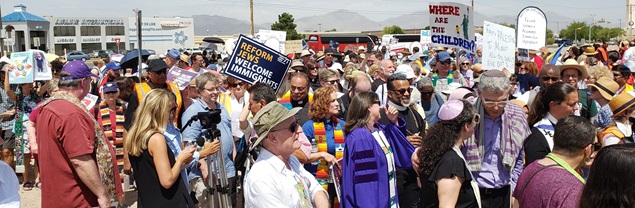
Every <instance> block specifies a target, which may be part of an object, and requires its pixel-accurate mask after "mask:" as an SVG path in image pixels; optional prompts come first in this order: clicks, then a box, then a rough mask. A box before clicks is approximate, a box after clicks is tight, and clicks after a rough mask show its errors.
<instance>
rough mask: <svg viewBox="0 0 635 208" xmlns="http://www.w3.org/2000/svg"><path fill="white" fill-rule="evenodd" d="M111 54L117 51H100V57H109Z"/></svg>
mask: <svg viewBox="0 0 635 208" xmlns="http://www.w3.org/2000/svg"><path fill="white" fill-rule="evenodd" d="M111 54H115V52H114V51H112V50H101V51H99V55H98V57H99V58H108V57H110V55H111Z"/></svg>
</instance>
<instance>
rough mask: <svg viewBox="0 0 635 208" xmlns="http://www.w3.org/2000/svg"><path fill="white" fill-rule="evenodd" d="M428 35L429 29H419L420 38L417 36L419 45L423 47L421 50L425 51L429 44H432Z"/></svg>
mask: <svg viewBox="0 0 635 208" xmlns="http://www.w3.org/2000/svg"><path fill="white" fill-rule="evenodd" d="M430 35H431V34H430V30H421V38H419V43H421V47H423V50H421V51H425V50H428V48H430V44H432V39H431V36H430Z"/></svg>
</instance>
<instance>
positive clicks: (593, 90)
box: [589, 87, 598, 93]
mask: <svg viewBox="0 0 635 208" xmlns="http://www.w3.org/2000/svg"><path fill="white" fill-rule="evenodd" d="M597 91H598V89H595V87H589V92H590V93H594V92H597Z"/></svg>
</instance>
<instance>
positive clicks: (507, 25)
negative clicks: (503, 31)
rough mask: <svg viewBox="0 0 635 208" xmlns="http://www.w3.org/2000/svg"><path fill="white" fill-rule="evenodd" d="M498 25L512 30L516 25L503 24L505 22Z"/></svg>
mask: <svg viewBox="0 0 635 208" xmlns="http://www.w3.org/2000/svg"><path fill="white" fill-rule="evenodd" d="M498 24H500V25H502V26H505V27H509V28H514V29H516V25H515V24H508V23H505V22H503V23H498Z"/></svg>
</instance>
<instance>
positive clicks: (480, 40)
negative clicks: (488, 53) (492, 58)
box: [474, 33, 484, 49]
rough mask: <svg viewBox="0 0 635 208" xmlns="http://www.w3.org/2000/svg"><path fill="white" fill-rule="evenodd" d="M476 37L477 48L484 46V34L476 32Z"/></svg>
mask: <svg viewBox="0 0 635 208" xmlns="http://www.w3.org/2000/svg"><path fill="white" fill-rule="evenodd" d="M474 38H476V49H478V47H479V46H483V41H484V40H483V35H481V34H478V33H476V34H474Z"/></svg>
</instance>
